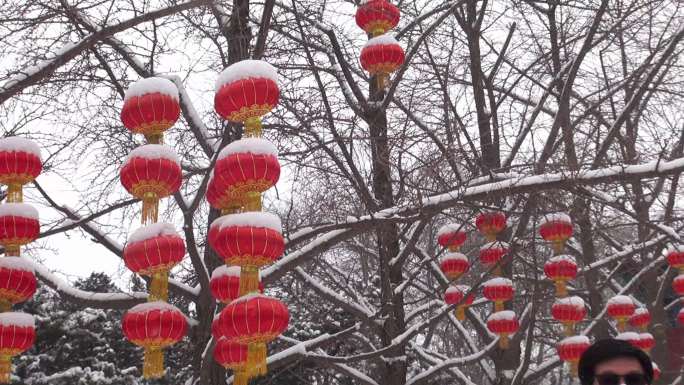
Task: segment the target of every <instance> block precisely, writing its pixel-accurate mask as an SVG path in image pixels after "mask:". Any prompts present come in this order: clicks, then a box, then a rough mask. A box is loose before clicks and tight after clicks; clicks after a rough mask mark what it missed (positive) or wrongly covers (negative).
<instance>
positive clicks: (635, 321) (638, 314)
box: [629, 307, 651, 331]
mask: <svg viewBox="0 0 684 385" xmlns="http://www.w3.org/2000/svg"><path fill="white" fill-rule="evenodd" d="M650 323H651V313H649V311H648V309H646V308H645V307H640V308H638V309H636V310H634V314H633V315H632V316H631V317H629V324H630V325H631V326H632V327H635V328H639V329H641V330H642V331H646V328H647V327H648V324H650Z"/></svg>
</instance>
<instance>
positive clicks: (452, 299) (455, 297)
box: [444, 285, 475, 321]
mask: <svg viewBox="0 0 684 385" xmlns="http://www.w3.org/2000/svg"><path fill="white" fill-rule="evenodd" d="M469 291H470V286H466V285H454V286H449V287H448V288H447V289H446V292H444V302H445V303H446V304H447V305H456V304H458V306H456V319H458V320H459V321H463V320H464V319H465V310H466V309H467V308H468V306H470V305H472V304H473V301H474V300H475V296H474V295H473V293H470V295H468V296H467V297H466V293H468V292H469ZM464 297H465V298H464Z"/></svg>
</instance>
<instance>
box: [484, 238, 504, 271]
mask: <svg viewBox="0 0 684 385" xmlns="http://www.w3.org/2000/svg"><path fill="white" fill-rule="evenodd" d="M508 250H509V246H508V243H506V242H499V241H495V242H490V243H485V244H484V245H483V246H482V247H481V248H480V263H481V264H482V266H484V267H485V268H487V269H491V268H492V267H494V266H496V265H497V264H499V262H500V261H501V259H502V258H503V257H504V256H505V255H506V254H508ZM494 274H496V275H501V266H500V265H499V266H497V268H496V270H495V271H494Z"/></svg>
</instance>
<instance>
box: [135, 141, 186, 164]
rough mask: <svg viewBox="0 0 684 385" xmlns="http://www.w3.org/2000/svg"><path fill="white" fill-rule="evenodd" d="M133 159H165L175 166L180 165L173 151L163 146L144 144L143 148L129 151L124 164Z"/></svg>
mask: <svg viewBox="0 0 684 385" xmlns="http://www.w3.org/2000/svg"><path fill="white" fill-rule="evenodd" d="M133 158H144V159H160V158H161V159H167V160H170V161H172V162H173V163H176V164H177V165H180V159H179V158H178V155H177V154H176V152H175V151H173V149H172V148H171V147H169V146H165V145H163V144H146V145H143V146H140V147H138V148H136V149H134V150H133V151H131V153H130V154H128V157H127V158H126V160H125V162H124V164H126V163H128V162H129V161H130V160H131V159H133Z"/></svg>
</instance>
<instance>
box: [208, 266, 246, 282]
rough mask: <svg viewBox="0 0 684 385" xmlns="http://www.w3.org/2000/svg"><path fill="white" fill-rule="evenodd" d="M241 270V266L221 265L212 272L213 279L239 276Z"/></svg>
mask: <svg viewBox="0 0 684 385" xmlns="http://www.w3.org/2000/svg"><path fill="white" fill-rule="evenodd" d="M240 271H241V269H240V266H226V265H221V266H219V267H217V268H216V269H214V271H213V272H212V273H211V279H215V278H218V277H239V276H240Z"/></svg>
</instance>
